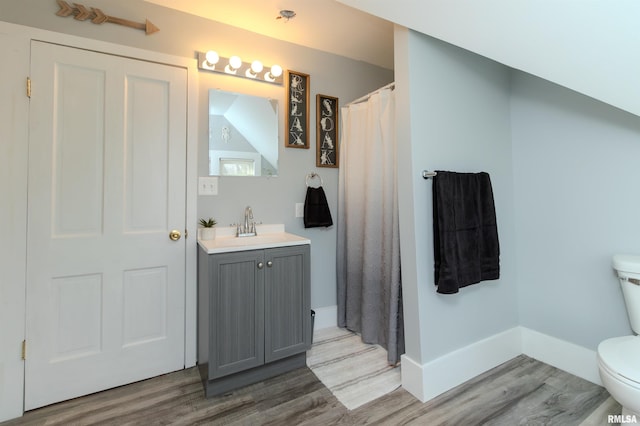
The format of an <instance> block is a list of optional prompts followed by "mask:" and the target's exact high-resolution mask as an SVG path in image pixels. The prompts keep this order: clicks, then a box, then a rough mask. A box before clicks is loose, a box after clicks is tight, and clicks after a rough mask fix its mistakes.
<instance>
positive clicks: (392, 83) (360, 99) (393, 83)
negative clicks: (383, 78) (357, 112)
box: [345, 81, 396, 106]
mask: <svg viewBox="0 0 640 426" xmlns="http://www.w3.org/2000/svg"><path fill="white" fill-rule="evenodd" d="M395 87H396V82H395V81H394V82H391V83H389V84H387V85H386V86H383V87H381V88H379V89H378V90H374V91H373V92H371V93H369V94H367V95H364V96H363V97H361V98H358V99H356V100H355V101H351V102H349V103H348V104H347V105H345V106H349V105H355V104H359V103H360V102H364V101H367V100H369V98H370V97H371V96H373V95H375V94H376V93H380V92H381V91H383V90H384V89H395Z"/></svg>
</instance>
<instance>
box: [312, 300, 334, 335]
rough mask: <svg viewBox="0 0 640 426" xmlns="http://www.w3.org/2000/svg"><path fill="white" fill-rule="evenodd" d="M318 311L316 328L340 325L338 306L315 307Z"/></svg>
mask: <svg viewBox="0 0 640 426" xmlns="http://www.w3.org/2000/svg"><path fill="white" fill-rule="evenodd" d="M313 310H314V311H316V319H315V325H314V330H321V329H323V328H329V327H337V326H338V306H337V305H333V306H325V307H322V308H313Z"/></svg>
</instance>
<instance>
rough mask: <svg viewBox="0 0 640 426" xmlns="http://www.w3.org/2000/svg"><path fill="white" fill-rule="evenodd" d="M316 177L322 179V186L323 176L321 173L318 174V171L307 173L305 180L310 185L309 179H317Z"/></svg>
mask: <svg viewBox="0 0 640 426" xmlns="http://www.w3.org/2000/svg"><path fill="white" fill-rule="evenodd" d="M315 178H318V179H320V186H322V185H323V182H322V177H321V176H320V175H319V174H317V173H316V172H311V173H309V174H308V175H307V177H306V178H305V180H304V182H305V183H306V184H307V186H309V180H310V179H315Z"/></svg>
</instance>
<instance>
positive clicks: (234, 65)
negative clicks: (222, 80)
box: [229, 56, 242, 71]
mask: <svg viewBox="0 0 640 426" xmlns="http://www.w3.org/2000/svg"><path fill="white" fill-rule="evenodd" d="M229 65H230V66H231V69H232V70H233V71H236V70H237V69H238V68H240V67H241V66H242V59H240V56H232V57H230V58H229Z"/></svg>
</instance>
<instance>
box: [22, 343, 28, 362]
mask: <svg viewBox="0 0 640 426" xmlns="http://www.w3.org/2000/svg"><path fill="white" fill-rule="evenodd" d="M25 359H27V341H26V340H23V341H22V360H23V361H24V360H25Z"/></svg>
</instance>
